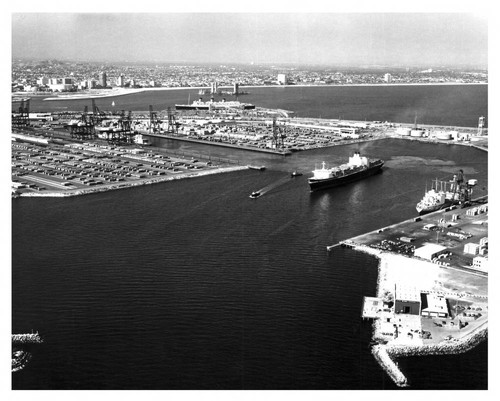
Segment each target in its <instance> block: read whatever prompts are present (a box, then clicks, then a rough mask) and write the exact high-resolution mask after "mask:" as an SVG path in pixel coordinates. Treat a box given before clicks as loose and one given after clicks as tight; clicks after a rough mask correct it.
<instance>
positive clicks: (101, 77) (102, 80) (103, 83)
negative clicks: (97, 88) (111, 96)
mask: <svg viewBox="0 0 500 401" xmlns="http://www.w3.org/2000/svg"><path fill="white" fill-rule="evenodd" d="M99 85H101V86H102V87H103V88H105V87H106V86H108V83H107V82H106V72H105V71H103V72H101V74H100V75H99Z"/></svg>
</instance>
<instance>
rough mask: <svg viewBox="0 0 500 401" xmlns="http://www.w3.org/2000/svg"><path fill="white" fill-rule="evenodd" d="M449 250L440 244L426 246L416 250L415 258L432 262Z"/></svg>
mask: <svg viewBox="0 0 500 401" xmlns="http://www.w3.org/2000/svg"><path fill="white" fill-rule="evenodd" d="M446 252H447V248H446V247H444V246H441V245H438V244H425V245H423V246H421V247H420V248H417V249H415V252H414V256H416V257H418V258H422V259H426V260H432V259H434V258H437V257H438V256H439V255H441V254H443V253H446Z"/></svg>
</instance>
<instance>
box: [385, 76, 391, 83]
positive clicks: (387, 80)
mask: <svg viewBox="0 0 500 401" xmlns="http://www.w3.org/2000/svg"><path fill="white" fill-rule="evenodd" d="M384 81H385V82H387V83H391V82H392V75H391V74H385V75H384Z"/></svg>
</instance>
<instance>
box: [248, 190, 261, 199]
mask: <svg viewBox="0 0 500 401" xmlns="http://www.w3.org/2000/svg"><path fill="white" fill-rule="evenodd" d="M259 196H260V192H259V191H254V192H252V193H251V194H250V198H252V199H256V198H258V197H259Z"/></svg>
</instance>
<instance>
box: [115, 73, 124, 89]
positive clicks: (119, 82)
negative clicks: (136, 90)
mask: <svg viewBox="0 0 500 401" xmlns="http://www.w3.org/2000/svg"><path fill="white" fill-rule="evenodd" d="M116 84H117V85H118V86H120V87H123V86H125V77H124V76H123V74H120V76H119V77H118V78H117V79H116Z"/></svg>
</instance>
